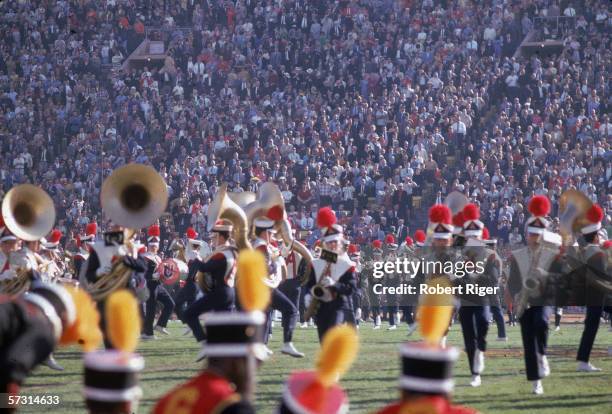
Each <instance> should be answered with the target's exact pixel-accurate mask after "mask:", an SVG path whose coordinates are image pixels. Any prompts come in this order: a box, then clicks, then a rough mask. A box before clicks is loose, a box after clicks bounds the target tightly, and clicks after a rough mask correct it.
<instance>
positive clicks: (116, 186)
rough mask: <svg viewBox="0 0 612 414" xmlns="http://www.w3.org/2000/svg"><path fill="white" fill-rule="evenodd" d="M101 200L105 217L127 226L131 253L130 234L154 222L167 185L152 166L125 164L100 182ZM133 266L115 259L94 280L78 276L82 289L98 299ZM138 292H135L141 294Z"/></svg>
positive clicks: (115, 286)
mask: <svg viewBox="0 0 612 414" xmlns="http://www.w3.org/2000/svg"><path fill="white" fill-rule="evenodd" d="M100 203H101V205H102V211H103V212H104V214H105V216H106V217H107V218H108V219H110V220H111V221H112V222H113V223H114V224H116V225H119V226H122V227H125V228H126V229H127V235H126V238H125V240H126V246H127V247H128V249H127V250H128V252H129V253H128V254H134V251H133V250H134V249H133V248H132V247H133V246H132V243H131V242H130V239H131V237H132V236H133V234H134V233H135V232H136V231H137V230H138V229H140V228H143V227H147V226H150V225H151V224H153V223H154V222H155V221H156V220H157V219H158V218H159V217H160V216H161V215H162V214H163V212H164V210H165V209H166V206H167V204H168V187H167V186H166V182H165V181H164V179H163V177H162V176H161V175H159V174H158V173H157V171H155V169H153V168H152V167H149V166H146V165H142V164H128V165H126V166H123V167H121V168H118V169H116V170H115V171H114V172H113V173H112V174H111V175H110V176H108V177H107V178H106V180H104V183H102V191H101V193H100ZM131 274H132V269H130V268H129V267H127V266H126V265H125V264H124V263H123V260H116V261H115V262H114V263H113V266H112V269H111V271H110V272H109V273H106V274H104V275H101V276H99V277H98V278H97V279H96V281H95V282H94V283H88V282H87V280H86V279H85V278H83V277H82V278H81V282H82V283H83V285H84V287H85V290H87V291H88V292H89V293H90V295H91V297H92V298H93V299H94V300H95V301H100V300H102V299H104V298H106V297H107V296H108V295H110V294H111V293H112V292H113V291H115V290H117V289H119V288H122V287H124V286H125V285H126V284H127V282H128V280H129V278H130V276H131ZM140 293H141V292H137V295H140Z"/></svg>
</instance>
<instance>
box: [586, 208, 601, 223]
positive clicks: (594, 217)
mask: <svg viewBox="0 0 612 414" xmlns="http://www.w3.org/2000/svg"><path fill="white" fill-rule="evenodd" d="M603 216H604V213H603V210H602V209H601V207H600V206H599V204H593V205H592V206H591V208H590V209H589V211H587V213H586V218H587V220H589V221H590V222H591V223H600V222H601V221H602V220H603Z"/></svg>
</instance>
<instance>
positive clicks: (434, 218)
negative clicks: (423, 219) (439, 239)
mask: <svg viewBox="0 0 612 414" xmlns="http://www.w3.org/2000/svg"><path fill="white" fill-rule="evenodd" d="M451 216H452V213H451V211H450V209H449V208H448V207H447V206H445V205H444V204H436V205H434V206H433V207H432V208H430V209H429V221H431V222H432V223H444V224H451Z"/></svg>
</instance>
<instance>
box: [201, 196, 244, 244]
mask: <svg viewBox="0 0 612 414" xmlns="http://www.w3.org/2000/svg"><path fill="white" fill-rule="evenodd" d="M217 220H228V221H230V222H231V223H232V224H233V226H234V239H235V240H236V247H238V249H239V250H242V249H251V248H252V247H251V243H250V242H249V238H248V230H249V229H248V223H249V222H248V219H247V216H246V214H245V212H244V211H243V210H242V208H240V206H239V205H238V204H236V203H235V202H233V201H232V199H231V198H230V197H229V196H228V192H227V184H223V185H222V186H221V187H220V188H219V192H218V193H217V195H216V196H215V199H214V200H213V202H212V203H211V205H210V208H209V209H208V228H207V230H208V231H211V230H212V229H213V227H214V225H215V223H216V222H217Z"/></svg>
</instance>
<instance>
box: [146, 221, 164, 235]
mask: <svg viewBox="0 0 612 414" xmlns="http://www.w3.org/2000/svg"><path fill="white" fill-rule="evenodd" d="M147 235H148V236H149V237H158V238H159V237H160V235H161V231H160V230H159V226H158V225H157V224H154V225H152V226H151V227H149V231H148V232H147Z"/></svg>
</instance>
